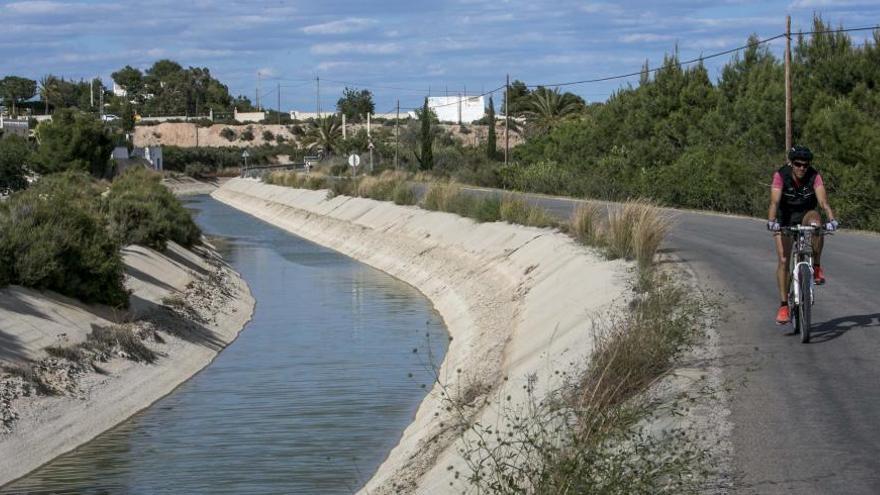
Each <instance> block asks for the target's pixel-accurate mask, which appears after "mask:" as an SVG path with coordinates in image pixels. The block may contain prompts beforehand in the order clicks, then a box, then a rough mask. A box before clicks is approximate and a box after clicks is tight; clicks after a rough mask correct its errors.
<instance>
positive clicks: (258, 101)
mask: <svg viewBox="0 0 880 495" xmlns="http://www.w3.org/2000/svg"><path fill="white" fill-rule="evenodd" d="M257 111H260V71H257Z"/></svg>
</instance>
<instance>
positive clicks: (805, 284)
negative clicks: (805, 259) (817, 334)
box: [797, 265, 813, 344]
mask: <svg viewBox="0 0 880 495" xmlns="http://www.w3.org/2000/svg"><path fill="white" fill-rule="evenodd" d="M798 284H799V287H798V289H799V290H800V292H801V301H800V304H799V305H798V311H797V312H798V319H799V320H800V322H799V323H800V327H801V342H803V343H804V344H806V343H808V342H809V341H810V317H811V312H812V309H813V290H812V286H813V273H812V272H811V271H810V267H808V266H806V265H801V266H800V268H798Z"/></svg>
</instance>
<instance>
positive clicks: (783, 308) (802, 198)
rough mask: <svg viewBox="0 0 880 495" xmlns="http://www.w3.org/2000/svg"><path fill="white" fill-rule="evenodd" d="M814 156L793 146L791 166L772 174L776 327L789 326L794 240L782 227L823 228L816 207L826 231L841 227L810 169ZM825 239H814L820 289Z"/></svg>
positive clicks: (770, 222)
mask: <svg viewBox="0 0 880 495" xmlns="http://www.w3.org/2000/svg"><path fill="white" fill-rule="evenodd" d="M812 161H813V153H812V152H811V151H810V149H809V148H807V147H806V146H794V147H793V148H791V150H789V152H788V164H787V165H783V166H782V167H781V168H780V169H779V170H777V171H776V172H775V173H774V174H773V184H772V185H771V187H770V211H769V212H768V213H767V218H768V220H767V229H768V230H770V231H772V232H773V237H774V239H775V241H776V255H777V260H778V263H777V265H776V282H777V285H778V287H779V299H780V301H781V304H780V305H779V311H778V312H777V313H776V323H778V324H780V325H784V324H785V323H788V321H789V319H790V315H789V314H788V257H789V256H790V255H791V243H792V238H790V237H787V236H783V235H781V233H780V229H781V228H782V227H790V226H794V225H813V226H819V225H821V224H822V217H821V216H819V212H818V211H817V210H816V207H817V206H819V207H821V208H822V210H823V211H824V212H825V216H826V217H827V218H828V222H827V223H826V224H825V229H826V230H828V231H834V230H837V227H838V223H837V220H835V219H834V213H833V212H832V211H831V205H829V204H828V195H827V194H826V192H825V184H824V182H823V181H822V176H821V175H819V172H818V171H816V169H814V168H813V167H812V166H811V163H812ZM823 241H824V239H823V237H822V236H818V235H817V236H813V276H814V281H815V283H816V284H817V285H821V284H824V283H825V273H824V271H823V270H822V265H821V259H822V246H823V244H824V242H823Z"/></svg>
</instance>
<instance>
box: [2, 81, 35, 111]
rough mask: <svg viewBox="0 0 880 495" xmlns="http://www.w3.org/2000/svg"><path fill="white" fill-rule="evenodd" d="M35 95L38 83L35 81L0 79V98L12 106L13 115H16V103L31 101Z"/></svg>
mask: <svg viewBox="0 0 880 495" xmlns="http://www.w3.org/2000/svg"><path fill="white" fill-rule="evenodd" d="M35 94H37V81H34V80H33V79H27V78H25V77H18V76H6V77H4V78H3V79H0V97H2V98H3V101H5V102H6V103H7V104H8V105H11V106H12V115H16V111H15V105H16V103H18V102H20V101H25V100H29V99H31V98H33V97H34V95H35Z"/></svg>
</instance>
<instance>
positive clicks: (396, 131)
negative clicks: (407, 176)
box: [394, 98, 400, 170]
mask: <svg viewBox="0 0 880 495" xmlns="http://www.w3.org/2000/svg"><path fill="white" fill-rule="evenodd" d="M398 148H400V98H398V99H397V118H395V119H394V169H395V170H398V169H399V168H400V163H399V162H398V161H397V151H398Z"/></svg>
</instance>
